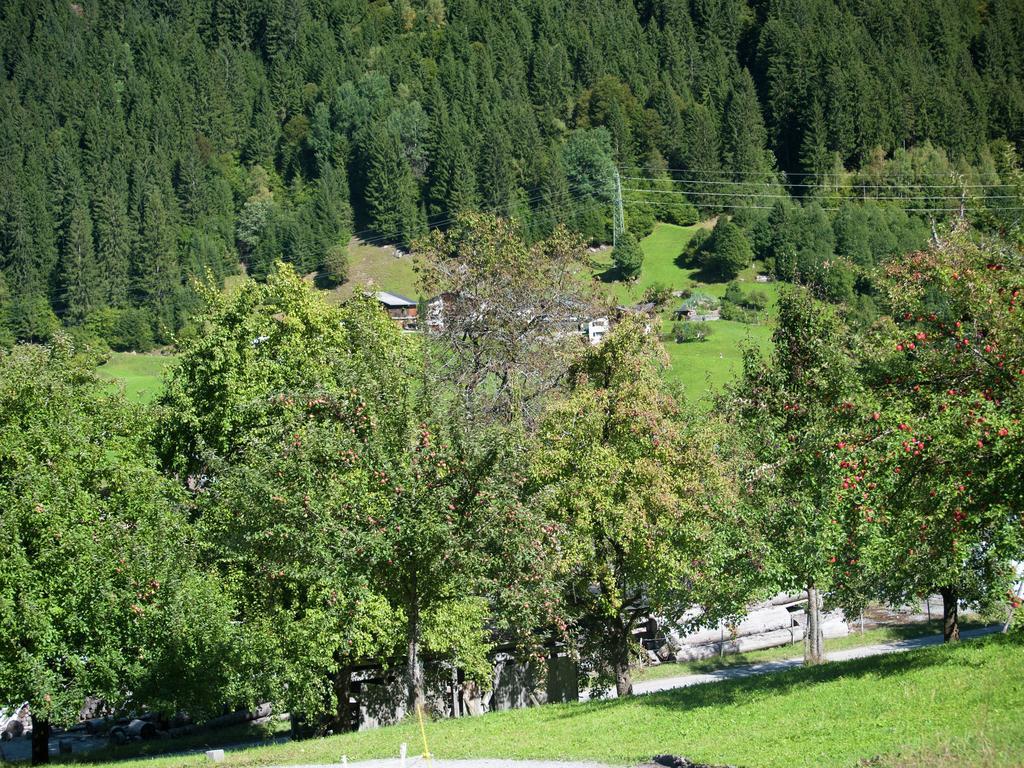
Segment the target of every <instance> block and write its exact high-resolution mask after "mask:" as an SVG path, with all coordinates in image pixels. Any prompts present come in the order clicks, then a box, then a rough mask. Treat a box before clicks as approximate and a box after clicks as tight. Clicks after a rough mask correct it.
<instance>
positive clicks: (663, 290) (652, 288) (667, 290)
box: [643, 283, 672, 306]
mask: <svg viewBox="0 0 1024 768" xmlns="http://www.w3.org/2000/svg"><path fill="white" fill-rule="evenodd" d="M671 299H672V288H671V287H670V286H668V285H665V284H664V283H654V284H652V285H649V286H647V290H645V291H644V296H643V300H644V301H645V302H646V301H651V302H654V303H655V304H657V305H658V306H661V305H662V304H667V303H668V302H669V301H670V300H671Z"/></svg>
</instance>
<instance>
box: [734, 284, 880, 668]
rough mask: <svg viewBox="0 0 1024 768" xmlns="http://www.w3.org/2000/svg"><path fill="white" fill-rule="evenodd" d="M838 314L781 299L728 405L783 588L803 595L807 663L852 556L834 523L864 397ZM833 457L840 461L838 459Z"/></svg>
mask: <svg viewBox="0 0 1024 768" xmlns="http://www.w3.org/2000/svg"><path fill="white" fill-rule="evenodd" d="M845 337H846V332H845V328H844V326H843V323H842V321H841V319H840V318H839V316H838V315H837V313H836V311H835V310H834V309H833V308H831V307H829V306H827V305H825V304H823V303H821V302H818V301H816V300H815V299H814V298H813V297H812V296H811V295H810V293H809V292H808V291H807V290H806V289H803V288H791V289H788V290H786V291H784V292H783V293H782V295H781V296H780V298H779V317H778V324H777V326H776V330H775V332H774V334H773V341H774V347H773V351H772V352H771V354H770V356H769V357H767V358H764V357H762V356H761V355H760V354H758V353H757V352H756V351H755V350H748V351H747V353H746V355H745V359H744V368H743V374H742V376H741V377H740V380H739V382H737V383H736V384H735V385H733V386H732V387H731V388H730V389H729V390H728V391H727V395H726V406H727V409H728V411H729V412H730V414H731V416H732V418H733V419H734V420H735V423H736V424H737V426H738V427H739V429H740V430H741V432H742V434H743V435H744V437H745V442H746V446H747V452H746V461H745V463H746V464H747V466H746V467H745V470H744V480H745V487H746V489H747V492H748V496H749V498H750V501H751V503H752V504H754V505H755V506H756V508H757V509H758V511H759V513H758V515H757V519H758V528H759V530H761V531H762V533H763V535H764V536H765V537H766V539H767V541H768V542H770V545H771V553H772V557H771V563H772V570H773V572H774V573H775V574H776V576H777V579H778V583H779V586H780V587H782V588H799V589H804V590H806V592H807V616H808V622H807V632H806V635H805V645H804V658H805V661H806V662H807V663H819V662H821V661H823V660H824V650H823V647H822V646H823V639H822V632H821V622H820V608H821V602H822V596H823V595H824V594H825V593H827V592H829V591H830V590H831V589H832V588H833V587H834V580H833V579H834V576H835V573H836V571H837V567H836V566H837V565H839V566H842V565H843V563H842V561H843V560H844V558H845V559H847V560H849V559H854V558H850V557H847V556H846V555H845V554H844V553H845V552H847V551H848V549H849V547H848V544H849V542H847V540H846V538H847V537H846V535H845V533H844V529H843V526H842V525H841V523H840V521H839V519H838V517H839V514H838V513H839V511H840V509H841V503H842V502H841V497H840V492H841V489H842V488H843V487H844V485H845V484H846V483H847V482H848V481H847V480H846V478H845V476H844V473H845V472H846V470H845V468H844V467H843V466H841V463H842V462H843V461H844V459H843V458H842V456H839V454H838V452H839V451H841V450H842V449H843V448H845V443H843V442H842V437H841V436H842V435H845V434H846V432H847V431H848V429H849V424H850V423H851V420H852V419H854V418H855V416H854V415H853V414H854V413H855V410H856V409H855V408H854V407H853V406H854V402H855V401H856V400H857V397H858V393H859V391H860V384H859V378H858V375H857V371H856V366H855V363H854V360H853V358H852V357H851V356H850V355H849V354H848V349H847V345H846V343H845ZM837 456H838V458H837Z"/></svg>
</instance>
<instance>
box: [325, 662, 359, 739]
mask: <svg viewBox="0 0 1024 768" xmlns="http://www.w3.org/2000/svg"><path fill="white" fill-rule="evenodd" d="M331 687H332V688H333V690H334V715H333V716H332V717H331V719H330V721H329V723H328V726H327V727H328V728H329V729H330V730H332V731H334V732H335V733H348V732H349V731H353V730H355V729H356V728H357V727H358V723H353V722H352V715H353V712H352V705H351V703H350V702H349V698H350V695H351V692H352V669H351V668H350V667H348V666H346V665H342V666H340V667H338V671H337V672H335V673H334V675H333V677H332V679H331Z"/></svg>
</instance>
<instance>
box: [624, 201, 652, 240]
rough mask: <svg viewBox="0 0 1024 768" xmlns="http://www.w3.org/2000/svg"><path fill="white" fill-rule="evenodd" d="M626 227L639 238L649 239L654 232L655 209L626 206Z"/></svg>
mask: <svg viewBox="0 0 1024 768" xmlns="http://www.w3.org/2000/svg"><path fill="white" fill-rule="evenodd" d="M625 214H626V226H627V227H629V231H630V232H632V233H633V234H635V235H636V236H637V237H647V235H649V234H651V232H653V231H654V209H653V208H650V207H648V206H632V207H631V206H626V210H625Z"/></svg>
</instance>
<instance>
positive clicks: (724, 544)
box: [530, 321, 761, 696]
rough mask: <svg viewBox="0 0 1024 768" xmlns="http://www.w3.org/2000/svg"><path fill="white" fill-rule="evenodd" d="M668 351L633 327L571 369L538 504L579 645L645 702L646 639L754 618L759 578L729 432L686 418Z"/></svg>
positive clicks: (548, 424)
mask: <svg viewBox="0 0 1024 768" xmlns="http://www.w3.org/2000/svg"><path fill="white" fill-rule="evenodd" d="M664 355H665V353H664V350H663V349H661V348H660V346H659V344H658V342H657V341H656V339H654V337H652V336H651V335H649V334H647V333H645V332H644V328H643V326H642V324H640V323H639V322H635V321H627V322H625V323H623V324H622V325H620V326H619V327H618V328H617V329H616V330H615V331H614V332H613V333H612V334H610V335H609V336H608V337H607V338H605V340H604V341H603V342H602V344H601V345H600V346H598V347H595V348H593V349H590V350H588V351H587V352H586V353H585V354H584V355H583V357H582V358H581V359H580V360H579V362H578V363H577V364H575V365H574V367H573V368H572V369H571V371H570V382H571V383H570V385H569V387H568V391H567V392H566V393H565V395H564V397H562V398H559V399H557V400H555V401H554V402H553V403H551V404H550V405H549V407H548V409H547V411H546V412H545V414H544V416H543V417H542V419H541V421H540V424H539V430H538V435H537V437H536V447H535V450H534V455H533V459H532V461H531V464H530V484H531V485H530V488H531V491H532V498H531V502H532V504H533V505H535V506H536V507H537V508H539V509H542V510H544V512H545V514H546V515H547V517H548V519H549V521H550V527H551V529H552V530H553V531H555V533H556V540H557V546H558V552H559V578H560V580H561V584H562V586H563V589H564V595H565V597H564V599H565V603H566V610H567V612H568V616H569V618H570V625H569V627H568V631H569V634H570V635H571V636H574V637H575V638H576V639H577V641H578V643H579V645H580V647H581V649H582V654H583V658H584V661H585V662H587V664H589V665H590V667H591V668H592V669H593V670H594V671H596V672H597V673H598V679H599V681H600V682H604V681H608V682H611V681H614V685H615V688H616V691H617V693H618V695H620V696H624V695H628V694H630V693H632V677H631V672H630V666H631V662H632V661H633V657H634V655H635V652H636V646H635V642H634V631H635V630H636V629H637V628H638V627H639V626H640V625H641V624H642V623H643V622H644V621H646V620H647V619H648V618H650V617H656V618H657V617H661V618H664V619H667V620H669V621H670V622H677V621H680V620H681V619H682V618H683V617H684V616H693V612H692V611H691V609H692V608H693V607H694V606H699V607H700V608H701V609H702V610H701V611H699V612H698V615H697V617H696V618H695V619H693V621H692V622H691V624H690V625H689V626H691V627H695V626H697V625H700V624H714V623H715V622H717V621H718V620H719V619H720V618H721V617H724V616H734V615H737V614H738V613H740V612H742V610H743V606H744V604H745V601H746V599H747V598H748V597H749V596H750V594H751V591H752V589H753V586H754V582H756V578H757V574H759V572H760V567H759V566H760V559H761V553H760V552H758V551H757V547H756V544H755V541H756V537H752V536H750V535H749V534H748V532H746V531H745V530H744V526H743V506H742V505H741V504H740V500H739V497H738V494H737V491H736V487H735V484H734V482H733V480H734V478H733V477H732V474H731V471H730V468H729V467H730V465H729V462H728V456H727V453H728V449H727V447H726V446H727V445H728V444H729V440H728V439H727V435H726V434H725V433H724V432H723V431H722V430H721V428H720V425H719V424H718V423H717V421H716V420H715V419H713V418H710V417H704V416H701V417H699V418H696V417H695V418H687V417H686V416H685V415H684V413H683V411H681V409H680V407H679V405H678V403H677V402H676V400H675V399H674V398H673V396H672V395H671V394H670V392H668V391H667V390H666V388H665V386H664V385H663V383H662V380H661V377H660V365H661V361H662V360H663V359H664Z"/></svg>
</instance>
